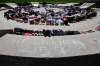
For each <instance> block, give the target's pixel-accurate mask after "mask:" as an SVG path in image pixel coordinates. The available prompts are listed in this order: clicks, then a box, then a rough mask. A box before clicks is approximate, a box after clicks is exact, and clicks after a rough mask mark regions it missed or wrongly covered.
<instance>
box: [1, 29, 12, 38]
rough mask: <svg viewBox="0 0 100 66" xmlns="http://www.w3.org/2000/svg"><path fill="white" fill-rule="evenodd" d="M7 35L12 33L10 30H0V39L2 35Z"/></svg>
mask: <svg viewBox="0 0 100 66" xmlns="http://www.w3.org/2000/svg"><path fill="white" fill-rule="evenodd" d="M7 33H12V31H11V30H8V29H7V30H0V38H1V37H3V36H4V35H6V34H7Z"/></svg>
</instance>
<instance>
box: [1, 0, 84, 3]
mask: <svg viewBox="0 0 100 66" xmlns="http://www.w3.org/2000/svg"><path fill="white" fill-rule="evenodd" d="M32 1H33V2H47V3H67V2H82V1H83V0H0V3H7V2H14V3H25V2H32Z"/></svg>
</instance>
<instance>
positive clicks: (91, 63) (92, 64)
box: [0, 54, 100, 66]
mask: <svg viewBox="0 0 100 66" xmlns="http://www.w3.org/2000/svg"><path fill="white" fill-rule="evenodd" d="M0 66H100V54H93V55H85V56H75V57H63V58H29V57H16V56H5V55H0Z"/></svg>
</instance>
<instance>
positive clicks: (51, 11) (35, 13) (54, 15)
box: [4, 6, 97, 25]
mask: <svg viewBox="0 0 100 66" xmlns="http://www.w3.org/2000/svg"><path fill="white" fill-rule="evenodd" d="M96 15H97V12H96V11H95V10H93V9H91V8H87V9H85V8H79V7H75V6H63V7H60V6H52V7H51V6H38V7H34V6H19V7H16V8H13V9H10V10H8V11H7V12H5V13H4V17H5V18H7V20H9V19H12V20H16V21H17V22H21V23H29V24H35V25H38V24H46V25H69V24H68V23H75V22H79V21H81V20H83V19H87V18H91V17H94V16H96Z"/></svg>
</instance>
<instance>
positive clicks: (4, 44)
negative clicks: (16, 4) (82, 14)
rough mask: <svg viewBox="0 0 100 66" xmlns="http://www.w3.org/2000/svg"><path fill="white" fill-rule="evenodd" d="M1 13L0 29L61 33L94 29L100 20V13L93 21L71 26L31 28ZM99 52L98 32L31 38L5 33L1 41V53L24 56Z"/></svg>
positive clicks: (57, 55)
mask: <svg viewBox="0 0 100 66" xmlns="http://www.w3.org/2000/svg"><path fill="white" fill-rule="evenodd" d="M3 12H4V11H1V12H0V29H10V28H14V27H21V28H25V29H34V30H41V29H44V28H45V29H59V28H60V29H63V30H79V31H86V30H90V29H92V30H95V27H96V26H97V25H98V22H99V21H100V18H99V16H100V13H99V12H98V16H97V17H94V18H93V19H88V20H86V21H81V22H79V23H73V24H70V26H45V25H41V26H38V25H37V26H34V25H31V26H30V25H29V24H24V23H18V22H15V21H11V20H9V21H7V20H6V19H5V18H2V17H3ZM95 53H100V32H98V31H96V32H94V33H88V34H82V35H73V36H55V37H50V38H49V37H46V38H45V37H42V36H40V37H33V36H26V37H25V36H17V35H10V34H6V35H5V36H3V37H1V38H0V54H4V55H14V56H24V57H67V56H78V55H87V54H95Z"/></svg>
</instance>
